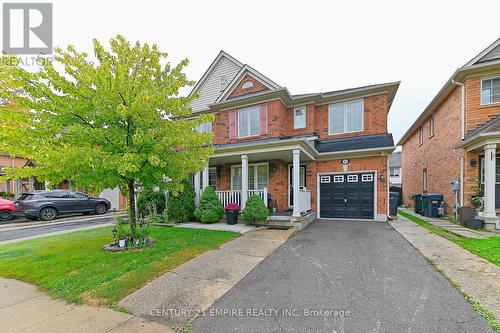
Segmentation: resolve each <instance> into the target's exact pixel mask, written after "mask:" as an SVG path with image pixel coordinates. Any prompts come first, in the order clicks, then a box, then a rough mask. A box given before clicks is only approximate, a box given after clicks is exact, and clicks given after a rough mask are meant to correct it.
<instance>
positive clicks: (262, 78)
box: [215, 64, 281, 103]
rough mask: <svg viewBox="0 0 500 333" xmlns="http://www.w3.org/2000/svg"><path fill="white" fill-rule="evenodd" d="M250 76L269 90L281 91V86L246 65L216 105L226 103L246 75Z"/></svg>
mask: <svg viewBox="0 0 500 333" xmlns="http://www.w3.org/2000/svg"><path fill="white" fill-rule="evenodd" d="M247 74H248V75H250V76H252V77H253V78H254V79H256V80H257V81H259V82H260V83H262V84H263V85H264V86H266V87H267V88H268V89H269V90H276V89H280V88H281V86H280V85H279V84H277V83H276V82H274V81H273V80H271V79H270V78H268V77H267V76H265V75H264V74H262V73H260V72H258V71H257V70H255V69H254V68H252V67H251V66H249V65H247V64H245V65H244V66H243V67H241V69H240V71H239V72H238V74H236V76H235V77H234V79H233V80H232V81H231V82H230V83H229V84H228V85H227V87H226V89H224V91H223V92H222V93H221V94H220V96H219V98H217V100H216V101H215V102H216V103H220V102H223V101H225V100H226V99H227V98H228V97H229V95H231V93H232V92H233V90H234V89H235V88H236V87H237V86H238V85H239V84H240V82H241V80H243V78H244V77H245V75H247Z"/></svg>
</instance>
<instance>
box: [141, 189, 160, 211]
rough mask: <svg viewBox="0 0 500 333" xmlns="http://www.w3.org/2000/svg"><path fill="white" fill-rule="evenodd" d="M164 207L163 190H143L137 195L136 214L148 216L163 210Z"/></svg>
mask: <svg viewBox="0 0 500 333" xmlns="http://www.w3.org/2000/svg"><path fill="white" fill-rule="evenodd" d="M164 209H165V193H164V192H163V191H158V192H154V191H153V190H144V191H143V192H141V193H140V194H139V196H138V197H137V214H139V216H148V215H152V214H156V213H157V212H163V210H164Z"/></svg>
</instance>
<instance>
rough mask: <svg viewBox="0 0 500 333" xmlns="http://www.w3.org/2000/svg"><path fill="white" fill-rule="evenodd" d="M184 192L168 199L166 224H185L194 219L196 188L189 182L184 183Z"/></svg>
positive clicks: (173, 194) (171, 195) (174, 194)
mask: <svg viewBox="0 0 500 333" xmlns="http://www.w3.org/2000/svg"><path fill="white" fill-rule="evenodd" d="M182 185H183V190H182V191H181V192H179V193H172V194H170V195H169V197H168V204H167V211H168V214H167V217H168V220H166V222H174V223H183V222H188V221H190V220H192V219H193V217H194V210H195V208H196V207H195V205H194V197H195V193H194V187H193V185H192V184H191V183H190V182H189V181H188V180H184V181H183V182H182Z"/></svg>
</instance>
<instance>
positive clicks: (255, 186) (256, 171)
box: [230, 162, 269, 191]
mask: <svg viewBox="0 0 500 333" xmlns="http://www.w3.org/2000/svg"><path fill="white" fill-rule="evenodd" d="M260 165H265V166H266V168H267V187H269V163H267V162H264V163H252V164H248V169H249V171H250V167H251V166H253V167H254V169H253V172H254V178H253V182H254V190H262V189H259V188H258V186H257V185H258V184H259V179H258V169H259V168H258V166H260ZM234 168H241V164H238V165H231V174H230V177H231V191H238V190H235V189H234V186H233V169H234ZM248 176H250V174H249V175H248ZM248 185H250V184H248ZM248 190H250V186H248Z"/></svg>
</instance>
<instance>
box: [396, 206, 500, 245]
mask: <svg viewBox="0 0 500 333" xmlns="http://www.w3.org/2000/svg"><path fill="white" fill-rule="evenodd" d="M399 209H400V210H402V211H403V212H405V213H407V214H410V215H413V216H415V217H417V218H419V219H421V220H424V221H427V222H429V223H430V224H432V225H433V226H436V227H441V228H443V229H446V230H448V231H449V232H452V233H454V234H455V235H459V236H462V237H465V238H475V239H486V238H489V237H493V236H498V234H497V233H495V232H491V231H486V230H473V229H469V228H466V227H463V226H461V225H459V224H455V223H451V222H450V221H448V220H445V219H439V218H433V217H426V216H422V215H420V214H417V213H415V211H413V209H408V208H399Z"/></svg>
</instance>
